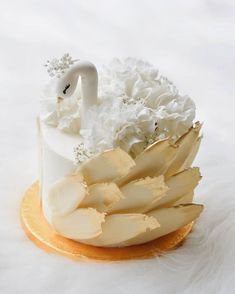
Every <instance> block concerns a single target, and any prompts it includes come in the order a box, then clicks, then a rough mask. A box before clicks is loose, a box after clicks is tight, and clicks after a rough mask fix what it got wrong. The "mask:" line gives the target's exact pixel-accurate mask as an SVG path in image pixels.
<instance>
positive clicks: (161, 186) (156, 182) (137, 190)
mask: <svg viewBox="0 0 235 294" xmlns="http://www.w3.org/2000/svg"><path fill="white" fill-rule="evenodd" d="M120 190H121V193H122V194H123V196H124V197H123V198H121V199H120V200H119V201H118V202H117V203H115V204H114V205H113V206H112V207H111V208H110V209H109V210H108V213H117V212H122V213H130V212H141V213H143V212H145V211H147V210H148V207H149V206H150V205H151V204H152V203H153V202H155V201H157V200H159V199H161V198H162V197H163V196H164V194H165V193H166V191H167V190H168V188H167V186H166V184H165V183H164V177H163V176H159V177H153V178H151V177H147V178H145V179H139V180H135V181H132V182H130V183H128V184H126V185H124V186H123V187H121V189H120Z"/></svg>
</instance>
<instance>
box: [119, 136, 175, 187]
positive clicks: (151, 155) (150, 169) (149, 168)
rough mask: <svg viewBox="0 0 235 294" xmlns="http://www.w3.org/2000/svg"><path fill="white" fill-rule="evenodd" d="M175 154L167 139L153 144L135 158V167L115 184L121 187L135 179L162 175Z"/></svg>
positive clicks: (173, 147)
mask: <svg viewBox="0 0 235 294" xmlns="http://www.w3.org/2000/svg"><path fill="white" fill-rule="evenodd" d="M176 152H177V148H176V146H172V145H171V144H170V143H169V141H168V139H165V140H162V141H158V142H155V143H153V144H152V145H151V146H149V147H148V148H146V149H145V150H144V151H143V152H142V153H141V154H140V155H139V156H137V157H136V159H135V163H136V165H135V166H133V168H132V169H131V170H130V172H129V173H128V174H127V175H126V176H124V177H122V178H120V179H118V180H116V183H117V184H118V185H119V186H123V185H125V184H127V183H128V182H130V181H133V180H135V179H140V178H144V177H152V176H159V175H161V174H164V173H165V172H166V170H167V169H168V167H169V166H170V164H171V162H172V161H173V159H174V158H175V156H176Z"/></svg>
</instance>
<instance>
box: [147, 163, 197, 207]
mask: <svg viewBox="0 0 235 294" xmlns="http://www.w3.org/2000/svg"><path fill="white" fill-rule="evenodd" d="M200 179H201V174H200V171H199V168H197V167H194V168H189V169H186V170H184V171H182V172H180V173H178V174H176V175H174V176H172V177H170V178H169V179H168V180H167V181H166V185H167V186H168V188H169V190H168V191H167V192H166V194H165V196H163V197H162V198H161V199H159V200H158V201H155V202H154V203H152V205H151V206H150V208H149V210H153V209H157V208H158V207H163V206H171V205H174V202H176V201H177V200H179V199H180V198H181V197H183V196H184V195H186V194H189V193H192V192H193V190H194V188H195V187H196V186H197V185H198V182H199V181H200Z"/></svg>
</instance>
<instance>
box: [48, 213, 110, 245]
mask: <svg viewBox="0 0 235 294" xmlns="http://www.w3.org/2000/svg"><path fill="white" fill-rule="evenodd" d="M103 222H104V214H103V213H99V212H98V211H97V210H95V209H93V208H79V209H76V210H75V211H73V212H72V213H70V214H68V215H64V216H60V215H54V216H52V225H53V226H54V228H55V230H56V231H57V232H58V233H59V234H60V235H62V236H64V237H66V238H70V239H73V240H76V239H77V240H78V239H82V240H83V239H91V238H95V237H97V236H99V235H100V234H101V233H102V228H101V224H102V223H103Z"/></svg>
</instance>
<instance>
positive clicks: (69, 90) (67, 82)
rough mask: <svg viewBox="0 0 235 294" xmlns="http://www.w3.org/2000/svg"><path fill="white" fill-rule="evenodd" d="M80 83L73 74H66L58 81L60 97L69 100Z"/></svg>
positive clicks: (57, 88) (57, 89) (57, 87)
mask: <svg viewBox="0 0 235 294" xmlns="http://www.w3.org/2000/svg"><path fill="white" fill-rule="evenodd" d="M77 83H78V77H77V76H76V75H75V74H73V73H72V72H68V73H66V74H65V75H64V76H62V77H61V78H60V79H58V82H57V86H56V92H57V95H58V97H61V98H63V99H64V98H69V97H70V96H72V94H73V93H74V91H75V89H76V87H77Z"/></svg>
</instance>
